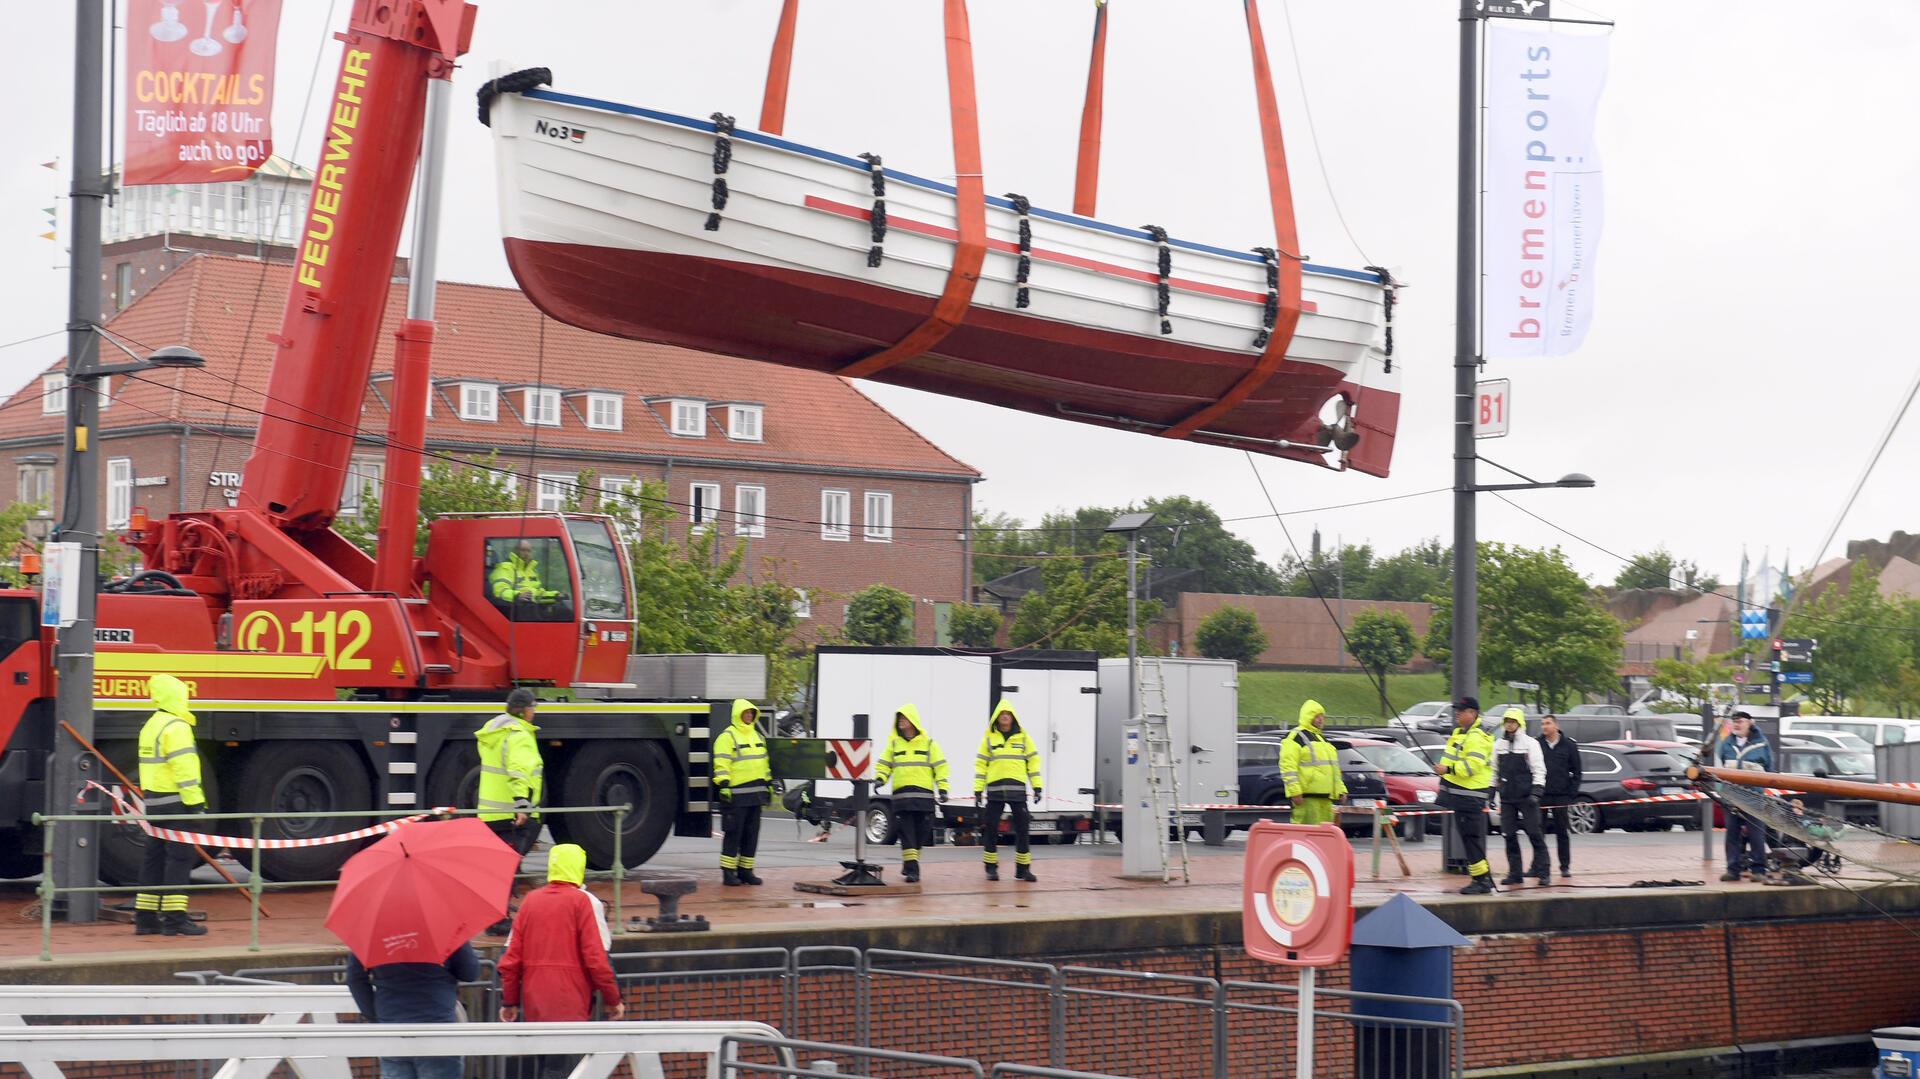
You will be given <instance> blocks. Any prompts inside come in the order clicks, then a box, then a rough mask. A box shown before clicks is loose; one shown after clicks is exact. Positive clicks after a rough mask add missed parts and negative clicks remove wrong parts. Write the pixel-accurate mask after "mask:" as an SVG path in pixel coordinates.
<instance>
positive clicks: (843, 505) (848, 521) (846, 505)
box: [820, 491, 853, 540]
mask: <svg viewBox="0 0 1920 1079" xmlns="http://www.w3.org/2000/svg"><path fill="white" fill-rule="evenodd" d="M852 536H853V495H852V494H850V493H848V492H846V491H822V492H820V538H821V539H823V540H845V539H850V538H852Z"/></svg>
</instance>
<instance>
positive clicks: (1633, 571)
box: [1613, 547, 1720, 592]
mask: <svg viewBox="0 0 1920 1079" xmlns="http://www.w3.org/2000/svg"><path fill="white" fill-rule="evenodd" d="M1613 587H1614V590H1615V591H1625V590H1626V589H1629V588H1685V589H1690V590H1692V591H1695V592H1717V591H1719V590H1720V581H1719V578H1717V577H1715V576H1713V575H1712V574H1710V573H1705V572H1702V571H1701V569H1700V564H1699V563H1698V562H1695V561H1693V560H1692V559H1682V558H1675V557H1674V556H1673V553H1672V552H1671V551H1668V550H1667V549H1666V548H1665V547H1655V548H1654V549H1653V550H1651V551H1646V552H1644V553H1641V554H1637V555H1634V556H1633V559H1632V560H1631V561H1629V562H1628V563H1627V564H1626V566H1624V567H1623V568H1622V569H1621V570H1620V573H1619V574H1618V575H1617V576H1615V577H1614V579H1613Z"/></svg>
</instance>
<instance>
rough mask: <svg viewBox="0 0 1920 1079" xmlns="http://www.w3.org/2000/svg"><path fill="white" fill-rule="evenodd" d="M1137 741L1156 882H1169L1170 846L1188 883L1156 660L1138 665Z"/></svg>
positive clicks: (1182, 823)
mask: <svg viewBox="0 0 1920 1079" xmlns="http://www.w3.org/2000/svg"><path fill="white" fill-rule="evenodd" d="M1138 662H1139V666H1140V683H1139V702H1140V737H1141V740H1142V741H1143V742H1145V746H1144V748H1145V750H1146V754H1147V791H1148V794H1149V796H1150V797H1151V798H1152V799H1153V820H1154V825H1155V833H1156V838H1155V843H1156V845H1157V847H1158V849H1159V851H1160V879H1161V880H1162V881H1170V880H1172V879H1173V864H1172V851H1171V850H1169V847H1170V846H1171V845H1176V844H1177V845H1178V846H1179V848H1180V879H1181V881H1182V882H1186V883H1191V881H1192V879H1193V878H1192V876H1191V874H1190V872H1189V868H1188V864H1187V825H1186V822H1185V820H1184V819H1182V814H1181V812H1180V774H1179V770H1178V769H1177V768H1176V767H1175V763H1174V754H1173V733H1172V730H1171V728H1170V727H1169V725H1168V722H1167V683H1166V672H1165V671H1163V670H1162V669H1161V666H1160V660H1159V657H1157V656H1144V657H1142V658H1141V659H1140V660H1139V661H1138Z"/></svg>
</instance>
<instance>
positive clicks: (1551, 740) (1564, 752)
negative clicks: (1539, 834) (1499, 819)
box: [1539, 716, 1583, 877]
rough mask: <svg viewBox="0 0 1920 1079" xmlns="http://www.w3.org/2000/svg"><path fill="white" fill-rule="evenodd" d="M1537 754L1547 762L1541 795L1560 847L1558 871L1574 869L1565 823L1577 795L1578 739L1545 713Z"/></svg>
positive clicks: (1567, 872)
mask: <svg viewBox="0 0 1920 1079" xmlns="http://www.w3.org/2000/svg"><path fill="white" fill-rule="evenodd" d="M1539 741H1540V756H1541V758H1542V759H1543V760H1544V761H1545V763H1546V766H1547V790H1546V793H1545V794H1543V795H1541V797H1540V805H1541V809H1542V812H1543V813H1544V815H1545V817H1546V823H1547V830H1548V831H1550V832H1552V833H1553V841H1554V844H1555V845H1556V846H1557V847H1559V848H1560V875H1561V876H1563V877H1564V876H1568V875H1570V874H1572V872H1573V834H1572V833H1573V830H1572V829H1571V828H1569V827H1568V816H1569V814H1568V811H1567V807H1568V806H1570V805H1572V804H1573V803H1574V802H1575V801H1577V800H1578V799H1579V796H1580V782H1581V780H1582V778H1583V776H1582V774H1581V772H1580V743H1578V742H1576V741H1574V740H1573V739H1572V738H1569V737H1568V736H1566V735H1564V734H1562V733H1560V721H1559V720H1557V719H1555V718H1554V717H1552V716H1547V717H1546V718H1544V719H1542V720H1541V721H1540V739H1539Z"/></svg>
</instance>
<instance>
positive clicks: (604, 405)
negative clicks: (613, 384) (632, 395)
mask: <svg viewBox="0 0 1920 1079" xmlns="http://www.w3.org/2000/svg"><path fill="white" fill-rule="evenodd" d="M620 411H621V409H620V395H619V394H617V393H590V394H588V395H587V426H588V427H591V428H592V429H594V430H596V431H618V430H619V429H620V418H621V417H620Z"/></svg>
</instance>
